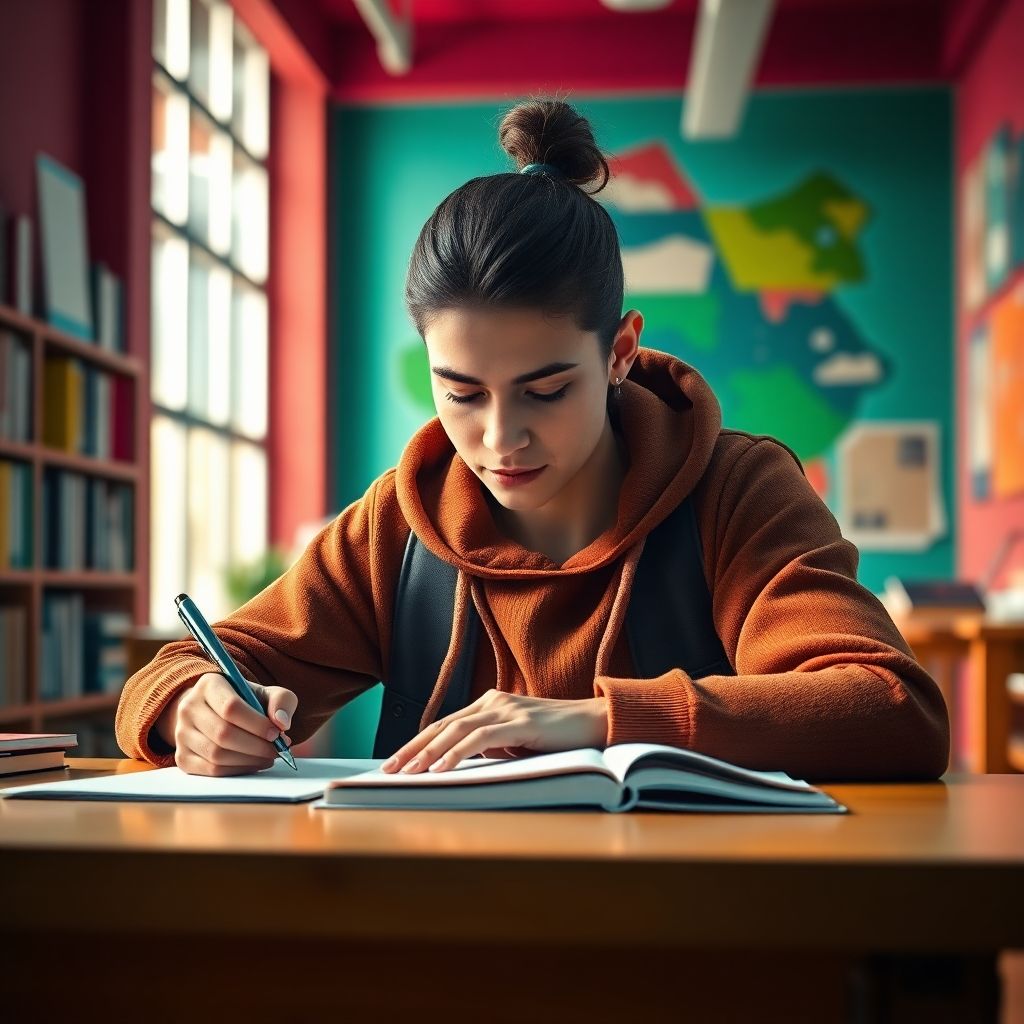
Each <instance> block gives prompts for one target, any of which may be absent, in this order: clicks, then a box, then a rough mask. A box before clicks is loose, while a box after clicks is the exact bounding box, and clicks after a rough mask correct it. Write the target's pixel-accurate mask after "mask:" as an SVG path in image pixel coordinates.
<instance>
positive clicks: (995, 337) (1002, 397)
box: [989, 279, 1024, 498]
mask: <svg viewBox="0 0 1024 1024" xmlns="http://www.w3.org/2000/svg"><path fill="white" fill-rule="evenodd" d="M989 330H990V332H991V353H990V356H991V361H992V364H991V383H992V390H991V392H990V394H991V403H992V432H993V466H992V492H993V496H994V497H996V498H1008V497H1010V496H1011V495H1014V494H1021V493H1022V492H1024V279H1022V280H1020V281H1019V282H1018V283H1017V284H1016V285H1015V286H1014V287H1013V288H1012V289H1011V290H1010V291H1008V292H1007V293H1006V295H1004V296H1003V297H1002V298H1001V299H999V300H998V301H997V302H996V303H995V305H994V306H993V307H992V310H991V313H990V315H989Z"/></svg>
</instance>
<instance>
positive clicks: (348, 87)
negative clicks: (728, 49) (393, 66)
mask: <svg viewBox="0 0 1024 1024" xmlns="http://www.w3.org/2000/svg"><path fill="white" fill-rule="evenodd" d="M271 2H273V4H274V6H275V7H276V8H277V9H278V10H279V12H280V13H281V14H282V15H283V16H284V18H285V19H286V21H287V22H288V23H289V25H290V27H291V29H292V30H293V31H294V33H295V34H296V36H297V37H298V39H299V41H300V42H301V44H302V45H303V46H304V47H305V49H306V50H307V51H308V53H309V54H310V56H311V57H312V58H313V60H314V61H315V62H316V64H317V65H318V66H319V68H320V69H321V71H322V72H323V74H324V76H325V77H326V79H327V81H328V82H329V83H330V88H331V92H332V95H333V96H334V98H335V99H336V100H339V101H341V102H346V101H349V102H357V103H363V102H366V103H373V102H408V101H432V100H444V99H447V100H452V99H471V98H479V99H485V98H490V97H495V96H507V95H520V94H523V93H524V92H527V91H531V90H537V89H550V88H552V87H557V88H559V89H565V90H568V91H571V92H573V93H575V94H577V95H578V94H581V93H591V94H593V93H613V94H618V93H622V92H630V91H652V90H653V91H661V90H666V91H681V90H683V89H684V88H685V86H686V81H687V69H688V65H689V58H690V48H691V45H692V43H693V39H694V35H695V30H696V25H697V17H698V12H699V7H700V3H699V0H673V2H672V3H671V4H669V6H667V7H666V8H664V9H662V10H659V11H650V12H639V13H624V12H621V11H613V10H610V9H609V8H607V7H605V6H604V4H603V3H601V0H390V4H391V10H392V11H393V12H394V13H395V15H396V16H397V15H400V14H401V13H402V12H403V11H404V10H405V9H407V8H409V9H411V14H412V25H413V40H414V41H413V61H412V69H411V71H409V72H408V73H407V74H404V75H398V76H396V75H392V74H389V73H388V72H386V71H385V70H384V69H383V68H382V66H381V61H380V58H379V56H378V54H377V49H376V44H375V42H374V40H373V38H372V37H371V35H370V32H369V30H368V29H367V27H366V25H365V24H364V23H363V20H362V17H361V16H360V14H359V12H358V10H357V9H356V5H355V3H354V0H271ZM1006 2H1008V0H776V3H775V7H774V12H773V15H772V19H771V22H770V26H769V30H768V35H767V38H766V40H765V44H764V49H763V52H762V55H761V59H760V61H759V64H758V68H757V73H756V76H755V86H756V87H760V88H766V87H769V88H770V87H786V86H799V87H805V86H812V85H849V84H854V83H860V84H894V83H939V82H948V81H950V80H954V79H955V78H956V77H957V76H958V74H959V72H960V69H961V68H962V67H963V66H964V65H965V64H966V62H967V60H968V59H969V56H970V54H971V52H973V49H974V48H975V47H976V45H977V43H978V41H979V39H980V38H981V37H982V36H983V33H984V30H985V29H986V28H987V26H988V25H989V24H991V22H992V21H993V20H994V18H995V17H996V15H997V14H998V12H999V10H1000V9H1001V8H1002V7H1003V6H1004V5H1005V3H1006Z"/></svg>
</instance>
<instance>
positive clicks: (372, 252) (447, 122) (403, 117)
mask: <svg viewBox="0 0 1024 1024" xmlns="http://www.w3.org/2000/svg"><path fill="white" fill-rule="evenodd" d="M510 102H512V101H511V100H510ZM573 102H575V103H576V105H577V106H578V108H579V109H580V110H581V111H582V112H583V113H584V114H585V115H586V116H587V117H589V118H590V119H591V123H592V125H593V127H594V129H595V132H596V134H597V137H598V140H599V142H600V143H601V144H602V146H603V147H604V148H605V149H606V150H607V151H609V152H610V153H611V154H613V156H614V163H613V170H614V172H615V178H614V179H613V182H612V184H611V185H610V186H609V188H607V189H606V190H605V191H603V192H602V193H600V194H599V198H600V199H601V201H603V202H605V203H606V204H607V208H608V210H609V213H610V214H611V216H612V218H613V220H614V221H615V223H616V226H617V229H618V231H619V233H620V238H621V241H622V247H623V262H624V268H625V273H626V281H627V295H626V300H625V301H626V306H627V308H629V307H635V308H637V309H639V310H640V311H641V312H642V313H643V314H644V319H645V329H644V334H643V338H642V344H645V345H647V346H650V347H653V348H658V349H661V350H663V351H666V352H670V353H672V354H674V355H678V356H679V357H680V358H682V359H685V360H686V361H688V362H690V363H692V364H694V365H695V366H696V367H697V368H698V369H699V370H700V371H701V372H702V373H703V374H704V375H705V376H706V377H707V378H708V380H709V382H710V383H711V385H712V386H713V388H714V389H715V391H716V393H717V394H718V396H719V399H720V400H721V402H722V408H723V419H724V422H725V424H726V425H727V426H731V427H736V428H739V429H743V430H749V431H752V432H755V433H768V434H773V435H775V436H777V437H779V438H781V439H782V440H783V441H785V442H786V443H787V444H789V445H791V446H792V447H793V448H794V449H795V450H796V451H797V453H798V454H799V455H800V456H801V458H802V459H803V461H804V463H805V468H806V469H807V473H808V477H809V478H810V479H811V481H812V483H813V484H814V486H815V487H816V488H817V489H818V491H819V493H821V494H822V496H823V497H824V498H825V500H826V501H827V502H829V504H830V505H831V506H832V507H833V509H834V510H836V506H837V503H838V500H839V494H838V493H837V487H836V484H837V480H838V479H839V478H840V477H841V476H842V473H840V472H838V471H837V464H836V460H837V457H838V456H839V453H841V451H842V450H843V448H842V444H841V441H842V438H843V437H844V436H849V432H850V431H851V427H852V426H853V425H855V424H857V423H861V422H864V421H886V422H891V421H914V422H916V423H923V422H927V423H933V424H936V425H937V427H938V438H939V443H938V447H937V457H936V465H935V466H933V467H932V468H933V470H934V473H933V475H932V480H933V482H934V484H935V486H936V487H937V488H939V491H938V495H937V500H939V501H940V502H942V503H943V504H944V505H945V508H946V509H947V510H948V513H949V519H950V522H949V524H948V525H949V529H946V530H945V532H944V535H943V536H940V537H938V538H937V539H934V538H930V539H929V541H928V544H927V545H926V546H923V547H922V548H921V549H920V550H909V549H908V550H888V551H884V552H883V551H874V550H871V549H870V545H868V546H866V548H865V549H864V550H863V553H862V559H861V567H860V573H861V579H862V581H863V582H864V583H865V584H866V585H867V586H869V587H871V588H872V589H874V590H876V591H879V590H881V588H882V583H883V580H884V577H885V576H886V575H888V574H889V573H899V574H904V575H909V576H939V577H941V576H945V575H948V574H949V573H950V572H951V570H952V564H953V545H952V540H951V535H952V526H953V524H952V522H951V520H952V512H953V503H952V487H953V480H952V471H951V465H952V464H951V455H952V436H951V435H952V418H951V417H952V412H951V409H952V380H951V362H952V348H951V344H952V342H951V338H952V295H951V279H952V268H951V262H952V252H951V230H952V225H951V212H950V204H951V192H950V189H951V184H950V182H951V157H950V101H949V96H948V93H947V91H945V90H939V89H907V90H862V91H851V92H846V91H844V92H839V91H828V92H826V91H820V92H800V93H798V92H792V93H787V92H780V93H759V94H757V95H756V96H755V97H754V98H753V100H752V102H751V105H750V109H749V111H748V115H747V118H746V121H745V124H744V129H743V133H742V134H741V135H740V136H739V137H738V138H736V139H733V140H726V141H720V142H703V143H692V142H687V141H686V140H684V139H682V138H680V136H679V131H678V125H679V99H678V97H644V98H633V99H608V100H574V101H573ZM507 106H508V104H500V105H498V104H467V105H462V106H444V107H441V106H416V107H412V106H409V107H388V108H352V107H344V108H338V109H336V110H335V111H334V113H333V116H332V131H331V147H332V168H333V170H332V201H333V211H334V212H333V223H332V233H331V234H332V263H333V277H332V289H331V291H332V299H333V304H334V311H333V315H332V327H333V333H334V345H333V353H334V357H335V358H334V362H335V366H336V367H337V370H336V378H335V385H336V387H335V395H336V397H337V401H336V402H335V403H334V405H335V422H334V424H333V425H332V428H333V431H334V445H333V451H334V458H335V465H334V467H333V468H334V504H335V506H336V507H337V508H339V509H340V508H341V507H343V506H344V505H345V504H347V503H348V502H350V501H352V500H353V499H354V498H356V497H358V496H359V495H360V494H362V493H363V491H364V490H365V488H366V486H367V485H368V484H369V482H370V481H371V480H372V479H373V478H374V477H375V476H376V475H378V474H379V473H381V472H383V471H384V469H386V468H387V467H388V466H391V465H394V464H395V462H396V461H397V459H398V457H399V455H400V454H401V451H402V448H403V446H404V444H405V443H406V441H407V440H408V438H409V436H410V435H411V434H412V433H413V431H415V430H416V429H417V428H418V427H419V426H420V425H422V423H423V422H425V420H427V419H429V418H430V417H431V416H433V415H434V407H433V400H432V396H431V392H430V383H429V374H428V366H427V360H426V355H425V352H424V349H423V345H422V342H421V341H420V339H419V338H418V336H417V335H416V332H415V330H414V329H413V327H412V325H411V323H410V322H409V320H408V317H407V316H406V314H405V311H404V308H403V305H402V289H403V284H404V277H405V270H406V267H407V264H408V258H409V253H410V251H411V249H412V245H413V243H414V241H415V238H416V235H417V233H418V231H419V229H420V227H421V226H422V224H423V222H424V221H425V220H426V218H427V217H428V216H429V215H430V212H431V211H432V209H433V208H434V206H436V204H437V203H438V202H440V200H441V199H443V198H444V196H445V195H447V194H448V193H449V192H450V191H451V190H452V189H454V188H456V187H458V186H459V185H460V184H462V183H463V182H464V181H466V180H468V179H469V178H471V177H475V176H477V175H481V174H492V173H495V172H498V171H507V170H508V169H509V165H508V162H507V159H506V158H505V156H504V154H503V153H502V152H501V150H500V149H499V147H498V146H497V142H496V128H497V124H498V122H499V121H500V118H501V116H502V113H503V112H504V110H505V109H507ZM840 468H841V467H840ZM837 514H838V512H837ZM890 547H891V545H890ZM377 701H379V698H378V697H376V696H375V695H367V696H366V697H365V698H360V701H358V702H356V706H354V707H353V709H352V710H351V712H350V711H349V710H348V709H346V711H345V712H344V713H343V715H342V716H339V719H340V720H341V725H340V726H339V729H338V731H337V733H336V736H337V737H338V741H339V745H340V746H341V747H343V749H344V750H345V751H346V752H356V748H359V749H365V746H361V744H369V742H370V739H372V727H373V724H374V723H375V721H376V707H377ZM367 732H369V733H370V736H369V738H367Z"/></svg>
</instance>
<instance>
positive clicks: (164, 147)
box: [152, 75, 189, 224]
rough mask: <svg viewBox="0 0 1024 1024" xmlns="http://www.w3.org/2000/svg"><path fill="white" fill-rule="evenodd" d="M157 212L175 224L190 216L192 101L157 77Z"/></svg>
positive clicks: (154, 165) (153, 159)
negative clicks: (189, 115) (189, 108)
mask: <svg viewBox="0 0 1024 1024" xmlns="http://www.w3.org/2000/svg"><path fill="white" fill-rule="evenodd" d="M152 165H153V184H152V189H153V209H154V210H158V211H159V212H160V213H162V214H163V215H164V216H165V217H166V218H167V219H168V220H170V221H173V222H174V223H175V224H184V223H185V221H186V219H187V217H188V177H189V168H188V98H187V97H186V96H185V94H184V93H182V92H179V91H178V90H177V89H175V88H174V86H172V85H171V84H170V83H169V82H168V81H167V79H166V78H164V77H163V76H162V75H154V76H153V156H152Z"/></svg>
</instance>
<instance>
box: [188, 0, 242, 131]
mask: <svg viewBox="0 0 1024 1024" xmlns="http://www.w3.org/2000/svg"><path fill="white" fill-rule="evenodd" d="M233 20H234V18H233V15H232V13H231V8H230V7H229V6H228V5H227V4H225V3H221V2H219V0H209V2H207V0H192V25H191V27H192V40H191V43H192V47H191V49H192V71H191V74H190V76H189V82H190V84H191V86H192V91H193V92H194V93H195V95H196V97H197V98H198V99H199V100H200V101H201V102H202V104H203V106H205V107H206V108H207V109H208V110H209V111H210V113H211V114H213V116H214V117H216V118H217V119H218V120H219V121H224V122H227V121H229V120H230V119H231V100H232V93H233V91H234V90H233V82H232V74H231V61H232V56H233V49H234V45H233V35H234V33H233V24H232V23H233Z"/></svg>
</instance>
